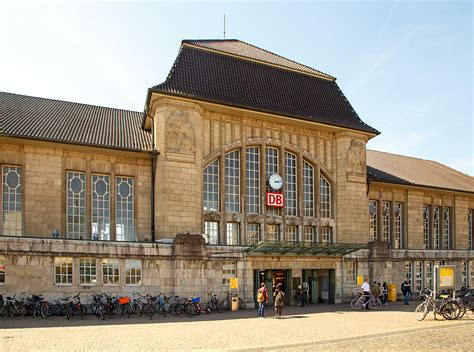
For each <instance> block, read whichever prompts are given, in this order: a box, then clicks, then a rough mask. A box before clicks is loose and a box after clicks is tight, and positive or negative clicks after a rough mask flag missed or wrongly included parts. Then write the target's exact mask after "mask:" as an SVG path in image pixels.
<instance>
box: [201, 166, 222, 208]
mask: <svg viewBox="0 0 474 352" xmlns="http://www.w3.org/2000/svg"><path fill="white" fill-rule="evenodd" d="M203 201H204V210H212V211H219V160H218V159H216V160H214V161H213V162H212V163H210V164H209V165H208V166H207V167H206V168H205V169H204V173H203Z"/></svg>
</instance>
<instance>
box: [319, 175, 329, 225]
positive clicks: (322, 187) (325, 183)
mask: <svg viewBox="0 0 474 352" xmlns="http://www.w3.org/2000/svg"><path fill="white" fill-rule="evenodd" d="M326 190H327V191H326ZM325 197H326V199H325ZM319 209H320V210H319V211H320V214H319V215H320V217H321V218H328V219H332V186H331V182H329V180H328V179H327V178H326V177H325V176H324V175H323V174H322V173H321V174H320V175H319Z"/></svg>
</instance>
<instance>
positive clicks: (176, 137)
mask: <svg viewBox="0 0 474 352" xmlns="http://www.w3.org/2000/svg"><path fill="white" fill-rule="evenodd" d="M167 125H168V126H167V132H166V133H167V138H166V139H167V148H166V150H167V151H170V152H175V153H186V154H189V153H193V152H194V130H193V126H192V123H191V120H190V116H189V111H186V110H174V111H172V112H171V113H170V115H169V116H168V124H167Z"/></svg>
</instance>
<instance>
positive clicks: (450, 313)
mask: <svg viewBox="0 0 474 352" xmlns="http://www.w3.org/2000/svg"><path fill="white" fill-rule="evenodd" d="M460 310H461V309H460V308H459V305H458V304H457V303H455V302H448V303H446V304H445V305H444V307H443V308H442V309H441V312H440V313H441V315H442V316H443V317H444V319H446V320H454V319H457V318H458V317H459V314H460Z"/></svg>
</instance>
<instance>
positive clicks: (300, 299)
mask: <svg viewBox="0 0 474 352" xmlns="http://www.w3.org/2000/svg"><path fill="white" fill-rule="evenodd" d="M296 303H297V304H298V306H300V307H303V306H304V301H303V288H302V287H301V285H298V287H297V288H296Z"/></svg>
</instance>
